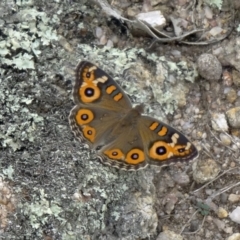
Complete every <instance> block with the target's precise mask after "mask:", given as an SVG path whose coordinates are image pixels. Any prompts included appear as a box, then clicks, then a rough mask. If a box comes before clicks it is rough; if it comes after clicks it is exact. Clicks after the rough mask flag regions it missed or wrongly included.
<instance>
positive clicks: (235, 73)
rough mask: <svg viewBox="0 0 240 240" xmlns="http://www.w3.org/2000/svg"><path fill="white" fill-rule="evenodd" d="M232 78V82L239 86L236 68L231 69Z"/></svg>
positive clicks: (239, 75)
mask: <svg viewBox="0 0 240 240" xmlns="http://www.w3.org/2000/svg"><path fill="white" fill-rule="evenodd" d="M232 79H233V83H234V84H235V85H236V86H237V87H240V72H239V71H237V70H233V71H232Z"/></svg>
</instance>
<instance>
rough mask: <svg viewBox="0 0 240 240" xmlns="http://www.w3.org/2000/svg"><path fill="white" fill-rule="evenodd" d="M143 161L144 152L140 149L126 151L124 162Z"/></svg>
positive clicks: (136, 162) (135, 162)
mask: <svg viewBox="0 0 240 240" xmlns="http://www.w3.org/2000/svg"><path fill="white" fill-rule="evenodd" d="M143 161H145V155H144V152H143V151H142V150H141V149H138V148H134V149H132V150H131V151H129V152H128V153H127V156H126V162H127V163H129V164H139V163H141V162H143Z"/></svg>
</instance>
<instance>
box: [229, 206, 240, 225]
mask: <svg viewBox="0 0 240 240" xmlns="http://www.w3.org/2000/svg"><path fill="white" fill-rule="evenodd" d="M229 217H230V219H231V220H232V221H233V222H236V223H239V224H240V207H236V208H235V209H234V210H233V211H232V212H231V213H229Z"/></svg>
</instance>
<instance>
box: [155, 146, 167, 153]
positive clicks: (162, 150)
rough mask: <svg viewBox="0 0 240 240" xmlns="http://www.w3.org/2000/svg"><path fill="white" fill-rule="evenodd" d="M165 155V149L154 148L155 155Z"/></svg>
mask: <svg viewBox="0 0 240 240" xmlns="http://www.w3.org/2000/svg"><path fill="white" fill-rule="evenodd" d="M166 153H167V149H166V148H165V147H163V146H161V147H157V148H156V154H158V155H164V154H166Z"/></svg>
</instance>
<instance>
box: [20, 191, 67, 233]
mask: <svg viewBox="0 0 240 240" xmlns="http://www.w3.org/2000/svg"><path fill="white" fill-rule="evenodd" d="M32 197H33V198H34V199H35V200H33V201H32V202H31V203H30V204H28V203H26V204H24V205H23V206H22V211H23V214H26V215H28V216H29V221H30V223H31V226H32V227H33V228H35V229H38V228H39V227H40V226H42V225H43V224H45V223H47V222H48V219H49V218H50V217H55V218H57V219H58V220H60V221H64V219H63V218H61V217H60V213H61V212H62V211H63V210H62V209H61V208H60V207H59V203H57V202H56V201H51V202H50V201H49V200H48V199H47V194H45V193H44V190H43V189H40V192H39V196H36V195H35V196H32Z"/></svg>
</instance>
